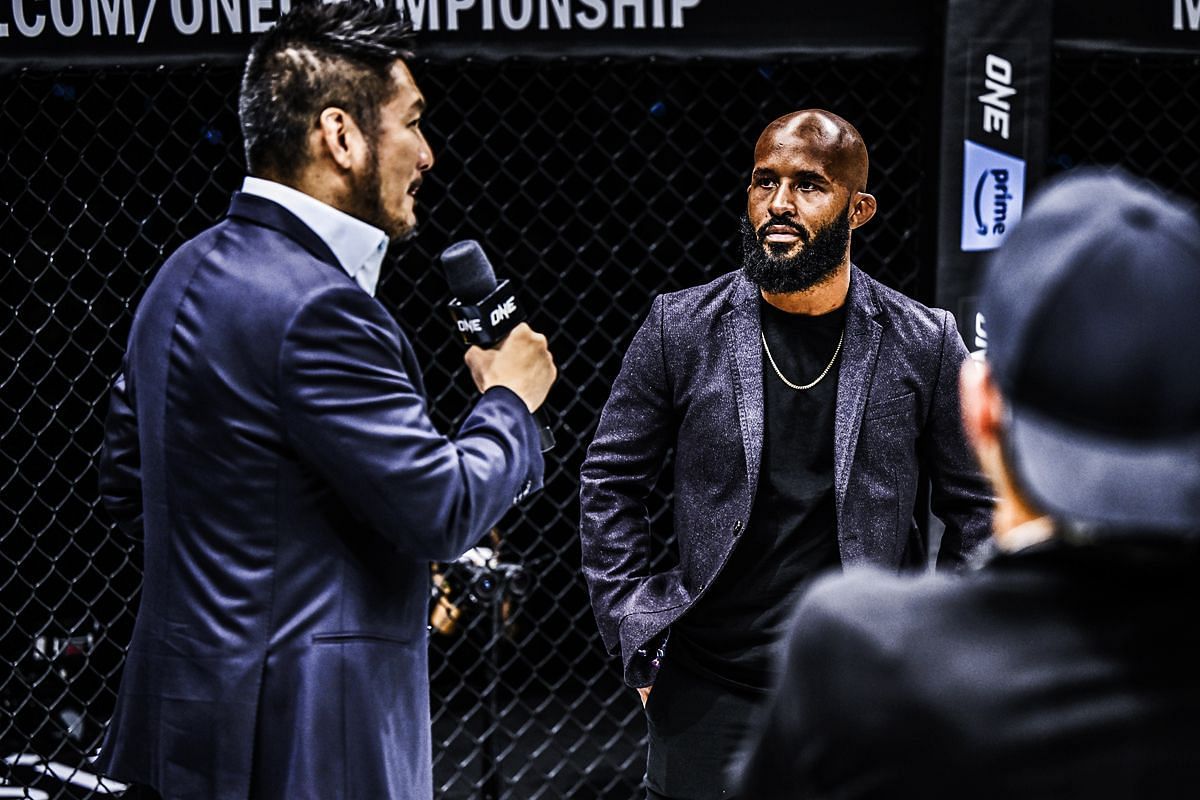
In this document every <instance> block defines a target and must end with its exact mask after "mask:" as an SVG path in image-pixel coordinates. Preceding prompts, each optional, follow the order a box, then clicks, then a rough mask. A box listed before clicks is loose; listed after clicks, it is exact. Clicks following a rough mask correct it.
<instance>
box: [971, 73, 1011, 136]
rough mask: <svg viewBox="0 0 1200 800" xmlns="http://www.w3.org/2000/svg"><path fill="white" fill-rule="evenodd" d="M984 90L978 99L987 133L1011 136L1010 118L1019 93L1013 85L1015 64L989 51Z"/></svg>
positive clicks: (984, 128)
mask: <svg viewBox="0 0 1200 800" xmlns="http://www.w3.org/2000/svg"><path fill="white" fill-rule="evenodd" d="M983 63H984V67H983V71H984V78H983V86H984V92H983V94H981V95H979V97H978V98H976V99H978V100H979V103H980V106H981V108H982V113H983V119H982V123H983V130H984V132H985V133H995V134H998V135H999V136H1000V138H1001V139H1005V140H1007V139H1008V138H1009V134H1010V131H1009V120H1010V118H1011V117H1012V110H1013V108H1012V107H1013V95H1015V94H1016V93H1017V88H1016V86H1014V85H1013V65H1012V62H1011V61H1009V60H1008V59H1007V58H1002V57H1001V56H998V55H996V54H995V53H988V54H987V58H985V59H984V62H983Z"/></svg>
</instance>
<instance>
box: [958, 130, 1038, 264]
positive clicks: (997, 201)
mask: <svg viewBox="0 0 1200 800" xmlns="http://www.w3.org/2000/svg"><path fill="white" fill-rule="evenodd" d="M963 147H964V151H963V197H962V199H963V203H962V241H961V246H962V249H963V250H964V251H976V250H992V249H994V248H996V247H999V246H1000V243H1001V242H1003V241H1004V237H1005V236H1006V235H1007V234H1008V231H1009V230H1010V229H1011V228H1012V226H1013V225H1014V224H1016V222H1017V221H1018V220H1019V219H1021V210H1022V208H1023V206H1024V197H1025V161H1024V160H1023V159H1020V158H1016V157H1014V156H1010V155H1009V154H1007V153H1002V152H1000V151H999V150H993V149H992V148H990V147H984V146H983V145H981V144H977V143H975V142H972V141H970V140H967V141H965V142H963Z"/></svg>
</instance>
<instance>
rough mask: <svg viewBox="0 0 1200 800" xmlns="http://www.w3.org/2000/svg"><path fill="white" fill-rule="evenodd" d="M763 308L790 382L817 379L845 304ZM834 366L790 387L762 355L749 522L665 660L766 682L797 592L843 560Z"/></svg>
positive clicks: (741, 682) (723, 678)
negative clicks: (793, 310)
mask: <svg viewBox="0 0 1200 800" xmlns="http://www.w3.org/2000/svg"><path fill="white" fill-rule="evenodd" d="M760 306H761V314H762V328H763V333H764V335H765V336H766V339H767V344H768V346H769V348H770V354H771V356H772V357H773V358H774V361H775V364H776V365H777V366H778V369H779V371H780V372H782V373H783V376H784V377H785V378H787V379H788V380H789V381H791V382H792V383H794V384H798V385H804V384H807V383H809V382H811V381H812V380H814V379H815V378H816V377H817V376H818V375H820V374H821V372H822V370H824V369H825V368H826V366H828V365H829V364H830V361H831V359H833V355H834V352H835V351H836V350H837V348H838V342H839V339H840V337H841V335H842V331H843V329H844V327H845V321H846V312H845V308H844V307H842V308H839V309H837V310H836V311H833V312H830V313H828V314H823V315H821V316H816V317H813V316H805V315H802V314H789V313H786V312H784V311H780V310H779V309H777V308H775V307H774V306H772V305H770V304H768V303H766V302H765V301H760ZM840 361H841V355H840V354H839V355H838V357H837V362H839V363H840ZM837 373H838V363H834V364H833V365H832V367H830V369H829V371H828V373H827V374H826V375H825V377H824V378H823V379H821V381H820V382H819V383H818V384H817V385H816V386H814V387H812V388H811V389H807V390H797V389H793V388H790V387H789V386H787V385H786V384H785V383H784V382H783V381H782V380H780V378H779V376H778V375H777V374H776V372H775V369H774V368H773V367H772V366H771V360H770V359H769V358H768V357H767V353H766V352H764V353H763V402H764V404H765V408H764V410H763V411H764V414H763V422H764V428H765V430H764V435H763V452H762V466H761V468H760V474H759V479H758V490H757V493H756V494H755V498H754V506H753V509H752V510H751V513H750V523H749V525H748V526H747V528H746V530H745V532H744V533H743V534H742V536H741V538H740V539H739V540H738V543H737V545H736V546H735V547H734V550H733V553H732V554H731V555H730V556H729V560H728V561H727V562H726V564H725V567H724V569H722V571H721V574H720V575H718V576H717V578H716V580H715V581H714V582H713V584H712V585H711V586H710V587H709V589H708V591H707V592H706V593H705V594H704V595H703V596H702V597H701V598H700V600H699V601H697V603H696V604H695V605H694V606H693V607H692V608H691V609H689V611H688V613H687V614H686V615H684V617H683V618H682V619H680V620H679V621H678V622H677V623H675V625H674V626H673V628H672V632H671V641H670V644H669V646H668V656H667V657H668V658H676V659H679V661H680V662H681V663H682V664H683V665H684V666H687V667H690V668H692V669H693V670H696V671H698V672H700V673H702V674H705V675H707V676H709V677H710V678H713V679H715V680H718V681H720V682H722V683H726V684H730V685H734V686H738V687H741V688H749V689H753V690H762V691H765V690H766V689H768V688H769V687H770V685H771V677H772V666H773V665H772V658H771V651H772V648H773V647H774V644H775V642H776V640H777V639H778V638H779V637H780V636H781V635H782V633H783V629H784V627H785V625H786V623H787V620H788V618H789V616H790V615H791V611H792V607H793V605H794V604H795V602H796V600H797V599H798V597H799V594H800V592H801V590H802V589H803V587H804V585H805V584H806V583H807V581H808V579H809V578H811V577H813V576H814V575H815V574H816V573H818V572H820V571H822V570H825V569H827V568H830V567H835V566H840V564H841V560H840V557H839V554H838V543H837V522H836V515H835V511H834V501H833V429H834V409H835V400H836V396H837Z"/></svg>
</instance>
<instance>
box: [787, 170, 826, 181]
mask: <svg viewBox="0 0 1200 800" xmlns="http://www.w3.org/2000/svg"><path fill="white" fill-rule="evenodd" d="M792 179H793V180H798V181H808V182H810V183H829V178H827V177H825V175H823V174H822V173H820V172H816V171H814V170H811V169H802V170H800V171H799V172H796V173H793V174H792Z"/></svg>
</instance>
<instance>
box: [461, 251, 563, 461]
mask: <svg viewBox="0 0 1200 800" xmlns="http://www.w3.org/2000/svg"><path fill="white" fill-rule="evenodd" d="M441 261H442V268H443V269H444V270H445V272H446V282H447V283H449V284H450V291H451V292H452V293H453V295H454V299H453V300H451V301H450V316H451V318H453V320H454V325H455V327H456V328H457V329H458V332H459V335H460V336H462V339H463V342H464V343H466V344H468V345H470V346H471V347H470V348H469V349H468V350H467V354H466V356H464V359H465V361H466V362H467V366H468V367H469V368H470V370H471V377H472V378H473V379H474V380H475V385H476V386H477V387H479V391H481V392H486V391H487V390H488V389H490V388H491V387H493V386H505V387H507V388H509V389H511V390H512V391H513V392H515V393H516V395H517V396H518V397H520V398H521V399H522V400H524V401H525V405H526V406H527V407H528V408H529V411H530V413H532V414H533V415H534V419H535V420H536V422H537V424H538V430H539V434H540V436H541V448H542V452H543V453H545V452H547V451H549V450H550V449H551V448H552V447H554V433H553V431H552V430H551V429H550V424H549V422H548V420H547V417H546V414H545V410H544V409H542V410H540V411H539V409H541V406H542V403H543V402H545V400H546V395H547V393H549V391H550V386H551V385H552V384H553V383H554V379H555V377H557V375H558V369H557V368H556V367H555V366H554V357H553V356H551V355H550V350H549V348H548V347H547V346H546V337H545V336H543V335H542V334H540V333H535V332H534V331H533V329H532V328H530V327H529V325H528V324H527V323H525V321H524V320H525V310H524V309H523V308H522V307H521V305H520V303H519V302H518V301H517V294H516V289H515V287H513V286H512V285H511V283H510V282H509V281H507V280H504V281H500V282H499V283H497V282H496V273H495V271H494V270H493V269H492V265H491V263H490V262H489V261H488V258H487V256H486V255H484V252H483V248H481V247H480V246H479V243H478V242H476V241H474V240H472V239H467V240H465V241H461V242H457V243H455V244H452V245H450V246H449V247H447V248H446V249H445V250H444V251H443V252H442V256H441Z"/></svg>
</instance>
